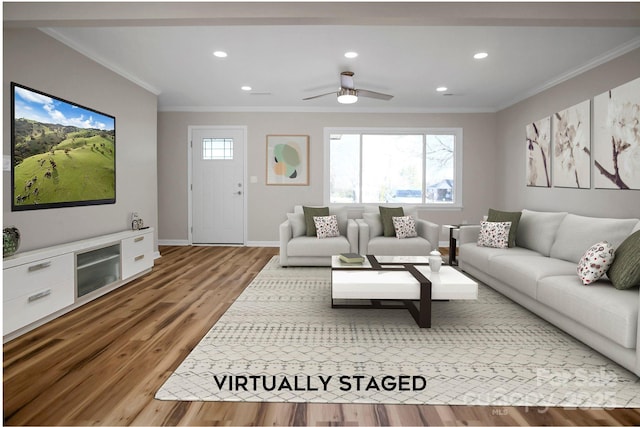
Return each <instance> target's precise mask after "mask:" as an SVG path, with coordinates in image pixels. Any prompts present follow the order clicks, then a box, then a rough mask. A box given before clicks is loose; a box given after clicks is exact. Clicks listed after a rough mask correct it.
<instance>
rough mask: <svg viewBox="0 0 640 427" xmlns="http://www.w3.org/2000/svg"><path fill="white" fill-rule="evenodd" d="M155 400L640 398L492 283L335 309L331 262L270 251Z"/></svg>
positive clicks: (610, 365)
mask: <svg viewBox="0 0 640 427" xmlns="http://www.w3.org/2000/svg"><path fill="white" fill-rule="evenodd" d="M156 399H160V400H186V401H194V400H195V401H249V402H255V401H264V402H319V403H329V402H331V403H385V404H434V405H442V404H445V405H494V406H566V407H640V379H639V378H638V377H637V376H635V375H634V374H632V373H630V372H629V371H627V370H625V369H624V368H621V367H620V366H618V365H617V364H615V363H614V362H612V361H610V360H609V359H607V358H605V357H603V356H601V355H600V354H599V353H597V352H595V351H594V350H591V349H590V348H589V347H586V346H585V345H583V344H581V343H580V342H578V341H577V340H575V339H573V338H572V337H570V336H568V335H567V334H565V333H564V332H562V331H560V330H558V329H557V328H555V327H554V326H552V325H550V324H549V323H547V322H545V321H544V320H542V319H540V318H538V317H537V316H535V315H533V314H531V313H530V312H529V311H527V310H526V309H524V308H522V307H520V306H519V305H517V304H515V303H513V302H511V301H510V300H508V299H507V298H505V297H503V296H502V295H500V294H498V293H496V292H495V291H493V290H492V289H490V288H489V287H487V286H485V285H482V284H481V285H480V288H479V298H478V300H477V301H448V302H444V301H439V302H434V303H433V312H432V328H431V329H420V328H418V326H417V325H416V324H415V322H414V320H413V318H412V317H411V315H410V314H409V312H408V311H407V310H403V309H399V310H366V309H362V310H361V309H332V308H331V298H330V270H329V268H280V267H279V266H278V259H277V257H275V258H273V259H272V260H271V261H270V262H269V263H268V264H267V265H266V266H265V268H264V269H263V270H262V271H261V272H260V273H259V274H258V276H256V278H255V279H254V280H253V282H252V283H251V284H250V285H249V286H248V287H247V288H246V289H245V291H244V292H243V293H242V294H241V295H240V296H239V297H238V299H237V300H236V301H235V302H234V303H233V305H232V306H231V307H230V308H229V310H228V311H227V312H226V313H225V314H224V315H223V316H222V317H221V318H220V320H219V321H218V322H217V323H216V324H215V325H214V327H213V328H212V329H211V330H210V331H209V332H208V333H207V335H206V336H205V337H204V338H203V339H202V341H201V342H200V343H199V344H198V345H197V347H196V348H195V349H194V350H193V351H192V352H191V354H189V356H188V357H187V358H186V359H185V360H184V362H183V363H182V364H181V365H180V367H179V368H178V369H177V370H176V371H175V372H174V373H173V374H172V375H171V376H170V378H169V379H168V380H167V381H166V383H165V384H164V385H163V387H162V388H161V389H160V390H159V391H158V392H157V394H156Z"/></svg>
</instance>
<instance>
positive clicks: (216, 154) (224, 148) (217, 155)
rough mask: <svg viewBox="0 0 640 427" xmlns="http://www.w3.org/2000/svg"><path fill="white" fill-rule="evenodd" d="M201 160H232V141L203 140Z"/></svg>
mask: <svg viewBox="0 0 640 427" xmlns="http://www.w3.org/2000/svg"><path fill="white" fill-rule="evenodd" d="M202 160H233V139H231V138H204V139H203V140H202Z"/></svg>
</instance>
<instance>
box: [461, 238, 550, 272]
mask: <svg viewBox="0 0 640 427" xmlns="http://www.w3.org/2000/svg"><path fill="white" fill-rule="evenodd" d="M495 256H539V257H542V255H540V254H539V253H538V252H535V251H532V250H530V249H525V248H519V247H517V246H516V247H515V248H509V249H497V248H486V247H482V246H478V245H477V244H476V243H465V244H462V245H460V256H459V259H460V262H463V263H466V264H469V265H472V266H473V267H475V268H477V269H479V270H482V271H485V272H486V271H488V270H489V260H490V259H492V258H493V257H495Z"/></svg>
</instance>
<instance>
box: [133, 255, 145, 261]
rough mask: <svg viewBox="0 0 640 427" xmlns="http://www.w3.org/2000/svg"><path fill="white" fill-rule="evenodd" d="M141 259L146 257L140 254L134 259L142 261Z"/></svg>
mask: <svg viewBox="0 0 640 427" xmlns="http://www.w3.org/2000/svg"><path fill="white" fill-rule="evenodd" d="M141 259H144V255H138V256H137V257H135V258H134V259H133V260H134V261H140V260H141Z"/></svg>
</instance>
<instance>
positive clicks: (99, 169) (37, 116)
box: [11, 83, 116, 211]
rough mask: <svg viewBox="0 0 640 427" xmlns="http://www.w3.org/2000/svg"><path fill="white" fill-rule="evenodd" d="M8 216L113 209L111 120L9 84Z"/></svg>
mask: <svg viewBox="0 0 640 427" xmlns="http://www.w3.org/2000/svg"><path fill="white" fill-rule="evenodd" d="M11 113H12V122H11V178H12V179H11V181H12V188H11V210H13V211H21V210H30V209H44V208H60V207H68V206H84V205H97V204H107V203H115V201H116V160H115V159H116V139H115V122H116V120H115V117H113V116H110V115H108V114H104V113H100V112H98V111H96V110H93V109H90V108H87V107H83V106H81V105H78V104H75V103H73V102H69V101H65V100H63V99H61V98H57V97H55V96H52V95H48V94H46V93H43V92H40V91H37V90H34V89H30V88H28V87H26V86H22V85H19V84H17V83H11Z"/></svg>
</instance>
